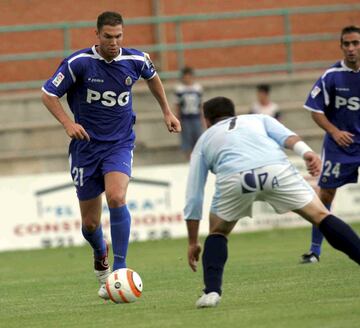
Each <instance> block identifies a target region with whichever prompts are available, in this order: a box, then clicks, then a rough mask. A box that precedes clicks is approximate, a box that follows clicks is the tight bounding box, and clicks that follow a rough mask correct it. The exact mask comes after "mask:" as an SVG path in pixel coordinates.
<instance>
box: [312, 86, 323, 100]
mask: <svg viewBox="0 0 360 328" xmlns="http://www.w3.org/2000/svg"><path fill="white" fill-rule="evenodd" d="M320 92H321V89H320V88H319V87H318V86H316V87H315V88H314V89H312V91H311V98H313V99H314V98H315V97H316V96H317V95H318V94H319V93H320Z"/></svg>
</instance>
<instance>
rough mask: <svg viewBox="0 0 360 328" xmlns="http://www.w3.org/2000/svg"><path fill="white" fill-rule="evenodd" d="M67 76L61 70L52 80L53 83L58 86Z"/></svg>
mask: <svg viewBox="0 0 360 328" xmlns="http://www.w3.org/2000/svg"><path fill="white" fill-rule="evenodd" d="M64 78H65V76H64V74H63V73H61V72H59V73H58V74H57V75H56V76H55V78H54V79H53V80H52V84H53V85H55V86H56V87H58V86H59V85H60V83H61V82H62V81H63V79H64Z"/></svg>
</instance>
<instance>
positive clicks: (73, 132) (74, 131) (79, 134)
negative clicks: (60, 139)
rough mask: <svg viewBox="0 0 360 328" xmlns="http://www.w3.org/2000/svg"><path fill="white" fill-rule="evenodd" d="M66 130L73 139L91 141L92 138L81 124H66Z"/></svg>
mask: <svg viewBox="0 0 360 328" xmlns="http://www.w3.org/2000/svg"><path fill="white" fill-rule="evenodd" d="M64 128H65V131H66V133H67V135H68V136H69V137H70V138H71V139H77V140H86V141H90V136H89V135H88V133H87V132H86V131H85V129H84V128H83V127H82V126H81V125H80V124H78V123H75V122H69V123H67V124H64Z"/></svg>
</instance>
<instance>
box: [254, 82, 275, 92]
mask: <svg viewBox="0 0 360 328" xmlns="http://www.w3.org/2000/svg"><path fill="white" fill-rule="evenodd" d="M256 89H257V90H258V91H263V92H265V93H269V92H270V90H271V87H270V85H269V84H258V85H257V86H256Z"/></svg>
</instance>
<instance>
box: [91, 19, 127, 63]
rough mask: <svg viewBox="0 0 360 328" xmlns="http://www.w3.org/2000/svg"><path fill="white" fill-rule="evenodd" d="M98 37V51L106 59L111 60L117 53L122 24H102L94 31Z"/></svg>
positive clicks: (121, 35) (120, 41)
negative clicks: (99, 28)
mask: <svg viewBox="0 0 360 328" xmlns="http://www.w3.org/2000/svg"><path fill="white" fill-rule="evenodd" d="M96 35H97V37H98V39H99V52H100V55H101V56H102V57H104V58H105V59H106V60H112V59H114V58H115V57H117V56H118V55H119V51H120V47H121V44H122V40H123V26H122V25H116V26H111V25H104V26H103V27H102V28H101V30H99V31H97V32H96Z"/></svg>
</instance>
